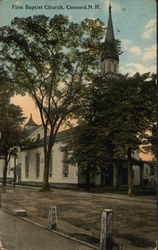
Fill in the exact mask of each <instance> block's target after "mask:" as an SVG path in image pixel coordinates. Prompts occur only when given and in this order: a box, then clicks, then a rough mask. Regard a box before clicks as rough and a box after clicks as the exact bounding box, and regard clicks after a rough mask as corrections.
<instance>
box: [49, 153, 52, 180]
mask: <svg viewBox="0 0 158 250" xmlns="http://www.w3.org/2000/svg"><path fill="white" fill-rule="evenodd" d="M52 173H53V155H52V154H51V158H50V163H49V177H52Z"/></svg>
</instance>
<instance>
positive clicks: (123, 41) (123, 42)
mask: <svg viewBox="0 0 158 250" xmlns="http://www.w3.org/2000/svg"><path fill="white" fill-rule="evenodd" d="M130 43H131V41H130V40H128V39H123V40H121V45H122V46H123V47H124V49H125V50H127V49H128V45H129V44H130Z"/></svg>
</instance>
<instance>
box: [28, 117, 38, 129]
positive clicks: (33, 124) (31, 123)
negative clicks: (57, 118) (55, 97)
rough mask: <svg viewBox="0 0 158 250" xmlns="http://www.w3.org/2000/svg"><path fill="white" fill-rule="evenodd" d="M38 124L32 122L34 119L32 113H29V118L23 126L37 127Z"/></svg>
mask: <svg viewBox="0 0 158 250" xmlns="http://www.w3.org/2000/svg"><path fill="white" fill-rule="evenodd" d="M38 126H39V125H38V124H37V123H35V122H34V120H33V119H32V114H31V115H30V119H29V120H28V122H27V123H26V124H25V127H36V128H37V127H38Z"/></svg>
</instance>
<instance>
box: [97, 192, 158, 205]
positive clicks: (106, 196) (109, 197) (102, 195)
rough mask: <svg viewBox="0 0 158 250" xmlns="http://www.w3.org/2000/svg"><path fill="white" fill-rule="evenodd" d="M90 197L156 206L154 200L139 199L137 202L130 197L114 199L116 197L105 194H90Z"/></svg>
mask: <svg viewBox="0 0 158 250" xmlns="http://www.w3.org/2000/svg"><path fill="white" fill-rule="evenodd" d="M92 195H93V196H95V197H98V196H99V197H102V198H108V199H115V200H123V201H134V202H139V203H141V202H142V203H149V204H151V203H152V204H155V205H156V200H141V199H140V200H137V199H135V198H132V197H131V198H128V197H127V198H126V197H125V198H124V197H116V196H115V197H114V196H113V197H112V196H108V195H106V194H105V195H104V194H100V195H97V194H92Z"/></svg>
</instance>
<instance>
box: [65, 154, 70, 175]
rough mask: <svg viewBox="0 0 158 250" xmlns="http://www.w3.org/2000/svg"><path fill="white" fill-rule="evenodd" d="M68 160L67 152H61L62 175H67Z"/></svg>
mask: <svg viewBox="0 0 158 250" xmlns="http://www.w3.org/2000/svg"><path fill="white" fill-rule="evenodd" d="M67 160H68V154H67V152H64V154H63V177H64V178H68V177H69V174H70V173H69V163H68V162H67Z"/></svg>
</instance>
